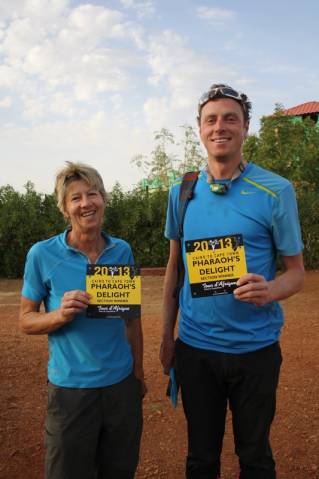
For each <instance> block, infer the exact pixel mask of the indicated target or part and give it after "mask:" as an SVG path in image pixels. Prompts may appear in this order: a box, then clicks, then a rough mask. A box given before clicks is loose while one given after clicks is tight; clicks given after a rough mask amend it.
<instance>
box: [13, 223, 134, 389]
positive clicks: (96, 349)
mask: <svg viewBox="0 0 319 479" xmlns="http://www.w3.org/2000/svg"><path fill="white" fill-rule="evenodd" d="M67 233H68V231H65V232H64V233H62V234H60V235H57V236H54V237H53V238H50V239H48V240H45V241H40V242H39V243H36V244H35V245H33V246H32V248H31V249H30V251H29V253H28V255H27V260H26V265H25V272H24V283H23V288H22V296H24V297H26V298H28V299H30V300H32V301H37V302H41V301H43V302H44V306H45V310H46V312H50V311H54V310H56V309H58V308H59V307H60V304H61V299H62V297H63V295H64V293H65V292H66V291H71V290H76V289H78V290H82V291H85V290H86V268H87V265H88V258H87V257H86V256H85V255H84V254H82V253H80V252H79V251H77V250H75V249H73V248H72V247H70V246H69V245H68V244H67V242H66V236H67ZM103 236H104V238H105V241H106V247H105V249H104V251H103V253H102V254H101V255H100V257H99V259H98V261H97V262H98V263H100V264H133V263H134V260H133V255H132V251H131V248H130V246H129V245H128V243H126V242H125V241H123V240H120V239H117V238H113V237H110V236H107V235H105V234H104V233H103ZM48 338H49V363H48V378H49V381H50V382H52V383H53V384H55V385H57V386H64V387H76V388H93V387H103V386H108V385H111V384H115V383H118V382H120V381H122V380H123V379H125V378H126V377H127V376H128V375H129V374H130V373H131V371H132V368H133V358H132V353H131V347H130V345H129V343H128V340H127V337H126V333H125V324H124V320H122V319H119V318H114V319H113V318H109V319H101V318H99V319H97V318H88V317H86V312H85V310H84V311H83V312H81V313H79V314H77V315H76V316H75V318H74V319H73V321H71V322H70V323H67V324H66V325H65V326H63V327H61V328H60V329H57V330H56V331H53V332H51V333H49V334H48Z"/></svg>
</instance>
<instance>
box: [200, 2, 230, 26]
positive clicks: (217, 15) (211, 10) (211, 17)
mask: <svg viewBox="0 0 319 479" xmlns="http://www.w3.org/2000/svg"><path fill="white" fill-rule="evenodd" d="M197 16H198V18H200V19H201V20H205V21H207V22H208V23H209V24H210V25H225V24H226V23H228V22H229V21H231V20H233V19H234V17H235V12H234V11H233V10H226V9H225V8H220V7H204V6H200V7H198V8H197Z"/></svg>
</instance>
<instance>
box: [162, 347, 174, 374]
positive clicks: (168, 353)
mask: <svg viewBox="0 0 319 479" xmlns="http://www.w3.org/2000/svg"><path fill="white" fill-rule="evenodd" d="M174 359H175V341H174V338H164V339H163V341H162V344H161V348H160V361H161V363H162V366H163V371H164V374H167V375H169V370H170V368H171V367H172V366H173V363H174Z"/></svg>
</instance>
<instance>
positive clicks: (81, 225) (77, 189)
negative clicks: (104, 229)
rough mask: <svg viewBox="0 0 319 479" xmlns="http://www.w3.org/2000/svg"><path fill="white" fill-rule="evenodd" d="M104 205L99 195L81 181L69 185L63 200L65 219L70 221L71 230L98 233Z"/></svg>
mask: <svg viewBox="0 0 319 479" xmlns="http://www.w3.org/2000/svg"><path fill="white" fill-rule="evenodd" d="M104 210H105V203H104V200H103V198H102V195H101V193H100V192H99V191H98V190H97V189H95V188H92V187H91V186H89V185H88V184H87V183H86V182H85V181H83V180H75V181H72V183H70V184H69V186H68V187H67V191H66V198H65V217H66V218H67V219H68V220H69V221H70V223H71V226H72V230H73V231H79V232H80V233H87V232H89V231H92V230H93V231H94V230H96V231H97V232H99V231H100V229H101V226H102V222H103V215H104Z"/></svg>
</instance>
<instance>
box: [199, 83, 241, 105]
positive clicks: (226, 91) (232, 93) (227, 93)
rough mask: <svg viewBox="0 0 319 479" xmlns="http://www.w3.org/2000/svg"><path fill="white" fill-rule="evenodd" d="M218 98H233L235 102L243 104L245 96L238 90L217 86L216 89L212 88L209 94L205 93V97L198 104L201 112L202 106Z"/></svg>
mask: <svg viewBox="0 0 319 479" xmlns="http://www.w3.org/2000/svg"><path fill="white" fill-rule="evenodd" d="M218 97H221V98H223V97H227V98H232V99H233V100H237V101H240V102H241V103H242V104H243V95H242V93H238V92H237V91H236V90H233V89H232V88H230V87H225V86H217V87H215V88H212V89H211V90H209V91H208V92H206V93H204V95H202V96H201V98H200V100H199V103H198V109H199V110H200V109H201V108H202V106H203V105H204V104H205V103H207V102H208V101H209V100H213V99H214V98H218Z"/></svg>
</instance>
